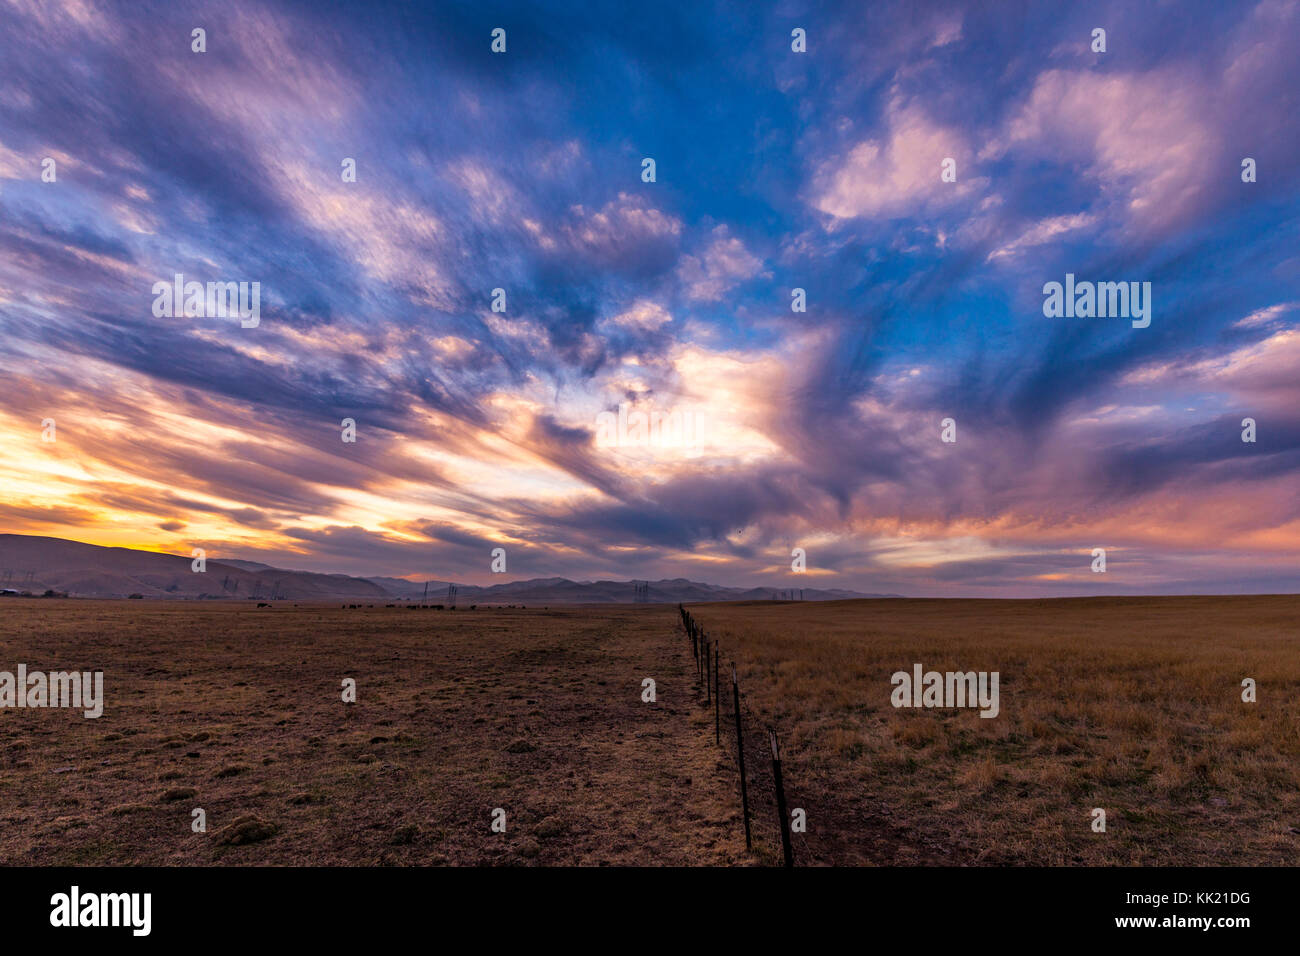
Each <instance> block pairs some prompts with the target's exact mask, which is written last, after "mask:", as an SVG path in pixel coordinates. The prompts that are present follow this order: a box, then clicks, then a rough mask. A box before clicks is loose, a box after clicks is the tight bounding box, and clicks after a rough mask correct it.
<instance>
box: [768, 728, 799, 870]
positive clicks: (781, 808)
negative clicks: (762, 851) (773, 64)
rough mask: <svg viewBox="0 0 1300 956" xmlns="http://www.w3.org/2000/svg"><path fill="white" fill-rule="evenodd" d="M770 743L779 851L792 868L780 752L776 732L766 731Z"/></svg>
mask: <svg viewBox="0 0 1300 956" xmlns="http://www.w3.org/2000/svg"><path fill="white" fill-rule="evenodd" d="M767 734H768V737H770V738H771V741H772V780H773V782H774V783H775V784H776V815H777V816H778V817H779V818H780V823H781V849H782V850H783V851H784V852H785V865H786V866H787V867H790V866H794V850H792V849H791V848H790V815H789V813H788V812H787V811H786V808H785V785H784V784H782V782H781V751H780V750H779V749H778V747H777V744H776V731H775V730H773V729H772V728H771V727H769V728H768V729H767Z"/></svg>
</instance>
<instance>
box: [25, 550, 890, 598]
mask: <svg viewBox="0 0 1300 956" xmlns="http://www.w3.org/2000/svg"><path fill="white" fill-rule="evenodd" d="M636 583H637V582H633V581H570V580H569V579H567V578H534V579H532V580H526V581H508V582H505V583H502V584H494V585H491V586H489V587H482V586H479V585H473V584H456V583H455V582H449V581H428V582H425V581H408V580H406V579H405V578H394V577H382V576H376V577H355V576H352V575H347V574H322V573H319V572H315V571H295V570H290V569H286V568H277V567H273V566H271V565H268V564H262V563H261V562H258V561H244V560H240V559H233V558H220V559H216V558H212V559H208V560H207V561H206V569H205V570H204V571H203V572H201V573H200V572H196V571H194V570H193V568H192V559H191V558H189V557H185V556H182V555H176V554H162V553H159V552H156V551H138V550H135V549H132V548H106V547H101V546H99V545H94V544H83V543H81V542H79V541H69V540H67V539H64V538H47V537H39V536H36V535H22V534H0V591H3V592H17V593H23V592H30V593H31V594H44V593H45V592H46V591H53V592H55V593H56V594H66V595H68V596H70V597H96V598H116V597H121V598H125V597H131V596H133V595H139V596H141V597H146V598H176V599H190V600H196V599H197V600H211V599H226V600H245V599H260V600H264V601H271V600H283V601H289V600H292V601H333V600H350V601H354V602H356V601H365V602H368V603H374V602H376V601H385V602H396V601H417V602H423V603H433V604H443V603H448V602H449V598H448V589H449V587H451V586H454V587H455V588H456V594H455V603H456V604H459V605H467V604H543V605H546V604H631V603H634V601H635V600H636ZM640 583H642V584H646V585H647V588H646V592H645V597H644V600H645V601H647V602H649V603H653V604H676V603H679V602H682V603H688V602H689V603H698V602H705V601H755V600H772V599H779V598H786V599H790V598H802V600H806V601H837V600H843V599H846V598H871V597H898V596H899V595H896V594H863V593H860V592H857V591H846V590H842V589H839V588H831V589H820V588H770V587H753V588H736V587H723V586H720V585H716V584H705V583H701V582H698V581H689V580H687V579H686V578H673V579H665V580H661V581H650V582H640ZM426 585H427V591H426ZM426 593H427V598H426V597H425V595H426Z"/></svg>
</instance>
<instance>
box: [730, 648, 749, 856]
mask: <svg viewBox="0 0 1300 956" xmlns="http://www.w3.org/2000/svg"><path fill="white" fill-rule="evenodd" d="M731 698H732V702H733V703H734V704H735V707H736V763H737V764H738V765H739V767H740V809H741V812H742V813H743V814H744V817H745V851H746V852H748V851H750V850H752V849H753V848H754V843H753V839H752V838H751V837H750V834H749V788H748V786H747V785H746V784H745V738H744V737H743V736H742V735H741V730H740V679H739V678H738V677H737V676H736V662H735V661H732V662H731Z"/></svg>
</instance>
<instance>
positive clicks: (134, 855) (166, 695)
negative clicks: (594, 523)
mask: <svg viewBox="0 0 1300 956" xmlns="http://www.w3.org/2000/svg"><path fill="white" fill-rule="evenodd" d="M674 617H675V614H674V613H673V612H672V611H670V610H669V609H666V608H646V607H641V608H612V609H600V610H586V609H569V610H556V609H553V610H551V611H549V612H548V611H543V610H540V609H538V610H531V609H530V610H491V611H489V610H482V609H480V610H477V611H467V610H461V611H456V612H454V613H453V612H437V611H433V610H416V611H408V610H405V609H402V608H395V609H388V608H382V607H381V608H374V609H358V610H340V609H339V608H338V606H337V605H335V606H334V607H332V608H308V607H302V608H294V607H293V606H292V605H277V606H276V607H274V608H271V609H261V610H258V609H256V608H254V607H252V606H250V605H248V604H247V603H244V604H218V603H210V604H192V603H170V604H169V603H164V602H140V601H129V602H128V601H121V602H111V601H25V600H17V599H9V600H5V601H4V602H3V603H2V604H0V670H8V671H11V672H12V671H15V670H16V668H17V664H18V663H26V664H27V665H28V666H29V667H30V668H32V669H38V668H39V669H44V670H50V671H54V670H60V669H74V668H75V669H84V670H102V671H103V672H104V685H105V692H104V696H105V698H106V703H105V707H104V715H103V716H102V717H101V718H99V719H96V720H87V719H85V718H83V717H82V716H81V714H80V712H72V711H68V710H56V709H47V710H11V709H8V708H6V709H4V710H0V862H3V863H6V864H122V863H149V864H211V863H218V864H243V863H257V864H326V863H329V864H360V865H366V864H385V863H391V864H419V865H426V864H467V865H479V866H492V865H500V864H506V865H509V864H606V863H607V864H632V863H644V864H732V863H742V862H745V856H744V841H743V838H742V837H741V835H740V823H739V811H738V808H737V806H736V802H735V800H734V799H732V797H731V792H732V787H733V786H734V783H733V780H732V779H730V778H729V777H727V776H726V775H724V774H723V773H721V772H720V771H719V769H718V763H719V754H718V751H717V749H716V748H715V747H714V746H713V743H712V740H711V739H708V740H706V739H705V737H704V736H703V734H702V732H701V731H700V730H699V727H700V726H702V725H703V721H704V718H703V715H702V713H700V712H698V709H697V708H693V707H691V706H690V705H689V703H688V701H687V699H686V697H685V694H684V691H685V688H686V685H685V678H686V674H687V672H688V667H689V655H687V654H686V653H685V652H684V651H683V649H682V647H681V645H680V643H679V642H677V641H674V640H672V639H671V628H672V625H673V619H674ZM346 677H352V678H354V679H355V680H356V681H357V689H358V692H357V702H356V703H355V704H344V703H343V702H342V700H341V693H342V689H341V684H342V681H343V679H344V678H346ZM645 677H652V678H654V679H655V680H656V682H657V685H658V698H659V702H658V703H656V704H654V705H651V704H646V703H642V701H641V681H642V679H643V678H645ZM498 807H500V808H502V809H504V810H505V811H506V832H505V833H504V834H497V833H493V832H491V830H490V826H489V825H490V822H491V813H492V811H493V810H494V809H495V808H498ZM195 808H202V809H204V810H205V811H206V814H207V822H208V832H206V833H193V832H191V811H192V810H193V809H195Z"/></svg>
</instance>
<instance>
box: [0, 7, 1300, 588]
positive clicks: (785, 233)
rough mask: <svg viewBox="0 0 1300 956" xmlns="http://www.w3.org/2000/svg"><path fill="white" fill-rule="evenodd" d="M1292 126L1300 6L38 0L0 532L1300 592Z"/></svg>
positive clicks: (16, 83) (551, 568)
mask: <svg viewBox="0 0 1300 956" xmlns="http://www.w3.org/2000/svg"><path fill="white" fill-rule="evenodd" d="M497 28H500V29H501V30H504V31H505V33H504V43H505V50H504V52H494V51H493V49H492V45H493V31H494V30H496V29H497ZM1099 28H1100V29H1102V30H1104V31H1105V36H1104V41H1105V50H1104V52H1100V51H1098V50H1096V49H1094V48H1095V47H1097V45H1098V42H1097V39H1096V38H1095V33H1094V31H1096V30H1097V29H1099ZM195 29H202V30H203V31H204V34H203V39H204V43H203V46H204V51H203V52H196V51H195V49H194V47H195V45H196V41H195V39H194V34H193V31H194V30H195ZM795 31H803V32H802V34H800V35H796V33H795ZM798 36H802V37H803V38H804V41H803V42H804V45H805V46H806V49H805V50H803V51H802V52H801V51H797V50H796V49H794V47H796V46H799V45H800V43H799V40H798ZM1298 114H1300V3H1296V2H1283V0H1263V2H1259V3H1246V2H1243V3H1232V4H1224V3H1220V2H1217V0H1216V2H1195V3H1156V2H1152V3H1142V4H1133V3H1070V4H1061V3H1059V2H1055V0H1053V2H1041V3H1029V4H1019V3H999V4H987V5H985V4H980V5H971V6H970V8H966V7H965V6H964V5H957V4H929V3H916V2H898V3H870V4H866V3H859V4H821V3H818V4H811V3H780V2H778V3H772V4H753V3H744V2H736V3H709V2H702V3H701V2H664V3H655V4H639V5H632V4H610V3H599V4H572V3H552V2H547V3H521V4H511V3H492V2H481V0H480V2H473V3H463V4H457V3H437V4H427V5H426V4H419V3H385V2H367V3H364V4H360V3H355V4H343V3H327V2H326V3H322V2H311V3H288V2H286V3H276V2H251V0H223V2H221V3H207V4H186V3H178V2H167V3H148V2H134V3H122V4H113V3H105V2H99V0H66V2H54V0H50V2H46V0H0V448H2V449H3V454H0V531H7V532H16V533H21V534H36V535H51V536H56V537H64V538H72V539H74V540H78V541H85V542H89V543H93V544H101V545H117V546H128V547H136V548H144V549H148V550H155V551H166V552H171V553H177V554H190V553H191V549H193V548H201V549H204V551H205V552H206V554H207V556H208V558H209V559H210V560H219V559H220V558H221V557H223V556H224V557H237V558H244V559H250V560H259V561H264V562H266V563H269V564H276V565H278V566H282V567H290V568H301V569H308V570H319V571H337V572H344V573H351V574H376V575H380V574H384V575H397V576H409V577H411V578H413V579H423V578H438V579H443V580H456V581H462V582H467V583H478V584H489V583H497V582H500V581H502V580H514V579H523V578H544V577H568V578H574V579H597V578H612V579H618V580H626V579H650V580H657V579H660V578H678V577H684V578H690V579H692V580H702V581H709V582H712V583H716V584H726V585H746V586H752V585H769V586H776V587H837V588H852V589H856V590H859V591H866V592H871V593H900V594H908V595H918V596H922V595H935V596H952V597H1035V596H1052V595H1095V594H1130V593H1236V592H1263V593H1275V592H1295V591H1297V590H1300V586H1298V585H1300V374H1298V371H1300V242H1297V239H1298V238H1300V119H1298V118H1297V116H1298ZM1246 159H1251V160H1253V161H1254V163H1253V168H1254V175H1253V177H1250V176H1246V175H1245V174H1244V173H1243V161H1244V160H1246ZM47 160H52V161H53V162H52V164H51V163H49V162H47ZM345 160H352V161H354V163H355V181H349V177H348V176H347V170H346V168H345V165H346V164H345ZM646 160H653V176H650V174H649V170H648V169H647V164H646V162H645V161H646ZM945 160H951V161H952V162H951V163H950V164H948V166H947V170H948V173H949V175H947V176H945V175H944V171H945ZM51 173H52V176H51ZM50 178H52V179H53V181H46V180H47V179H50ZM1249 178H1253V180H1254V181H1243V180H1244V179H1249ZM176 274H181V275H183V276H184V278H185V281H197V282H201V283H207V282H246V283H254V282H256V283H258V286H257V288H258V290H259V314H258V321H257V324H256V325H255V326H250V325H249V323H248V322H247V321H243V320H241V318H240V317H239V316H214V315H208V314H186V311H185V309H183V308H182V307H180V306H177V307H176V308H173V309H170V310H169V309H166V308H163V309H162V310H161V311H162V313H163V314H161V315H159V314H156V313H158V312H159V311H160V309H159V308H157V306H158V302H159V293H158V292H156V291H155V290H156V288H157V287H156V284H157V283H160V282H161V283H165V284H170V283H171V282H172V281H173V277H174V276H175V275H176ZM1067 274H1068V275H1071V276H1074V277H1075V280H1076V281H1078V282H1093V283H1101V282H1122V283H1130V282H1135V283H1138V284H1139V286H1138V288H1139V289H1140V288H1143V287H1144V286H1143V285H1142V284H1143V283H1150V286H1149V289H1150V300H1149V301H1150V314H1149V319H1150V323H1149V325H1147V326H1146V327H1138V326H1137V325H1135V323H1134V321H1130V319H1129V318H1128V317H1125V316H1123V315H1120V316H1115V315H1109V316H1105V317H1101V316H1083V317H1080V316H1077V315H1070V316H1068V317H1067V316H1061V315H1050V316H1049V315H1047V314H1045V309H1044V302H1045V298H1046V295H1045V291H1044V290H1045V285H1046V284H1047V283H1051V282H1058V283H1062V284H1064V283H1065V282H1066V281H1067V280H1066V276H1067ZM249 288H250V289H251V288H252V287H251V285H250V286H249ZM494 290H500V292H499V293H498V292H494ZM794 290H802V293H801V294H800V293H796V292H795V291H794ZM799 299H802V302H803V305H804V309H803V310H802V311H797V310H796V306H797V305H798V304H799V301H798V300H799ZM494 306H495V307H496V308H495V309H494ZM191 311H197V310H191ZM620 417H621V419H622V421H621V423H620V421H619V419H620ZM1246 418H1250V419H1252V420H1253V421H1254V423H1255V424H1254V428H1253V430H1254V433H1255V434H1254V438H1255V440H1254V441H1243V433H1244V432H1245V431H1246V426H1244V425H1243V420H1244V419H1246ZM51 419H52V420H53V428H52V429H51V428H50V427H49V425H48V421H49V420H51ZM345 419H351V420H352V421H353V422H354V423H355V439H356V440H355V441H345V440H344V439H345V438H346V437H348V436H347V435H346V434H345V429H344V420H345ZM945 420H951V422H950V423H948V424H947V425H945ZM945 438H955V441H945V440H944V439H945ZM50 439H53V440H50ZM497 548H501V549H504V555H505V571H504V572H502V573H494V572H493V570H492V562H493V551H494V549H497ZM1097 548H1102V549H1105V560H1106V570H1105V571H1104V573H1103V572H1100V571H1097V570H1094V567H1096V565H1097V561H1096V558H1095V557H1094V549H1097ZM795 549H802V554H803V555H804V558H803V560H804V561H805V562H806V564H805V570H803V571H801V572H799V571H796V570H794V568H793V565H794V564H795V560H796V559H795V558H794V557H792V555H793V553H794V552H795ZM498 566H499V562H498Z"/></svg>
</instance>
